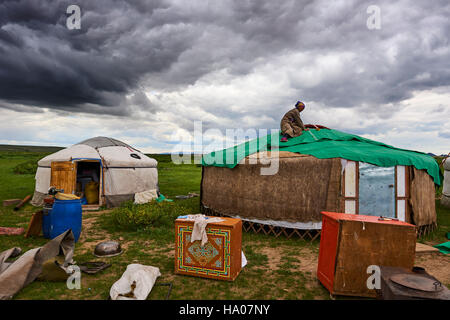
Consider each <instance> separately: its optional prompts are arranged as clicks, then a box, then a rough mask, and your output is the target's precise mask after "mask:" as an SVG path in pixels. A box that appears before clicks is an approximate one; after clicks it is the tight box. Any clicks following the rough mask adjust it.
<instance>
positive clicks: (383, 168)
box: [201, 125, 441, 238]
mask: <svg viewBox="0 0 450 320" xmlns="http://www.w3.org/2000/svg"><path fill="white" fill-rule="evenodd" d="M307 127H309V128H313V127H314V126H312V125H307ZM280 138H281V137H280V135H279V133H276V134H272V135H268V136H265V137H260V138H258V139H255V140H250V141H247V142H245V143H243V144H241V145H238V146H235V147H233V148H229V149H225V150H221V151H216V152H212V153H210V154H208V155H205V156H204V157H203V159H202V165H203V166H202V168H203V169H202V182H201V207H202V212H203V213H205V214H209V215H224V216H230V217H239V218H241V219H242V220H243V221H244V228H245V229H246V230H247V231H248V230H253V231H256V232H264V233H266V234H269V233H271V234H275V235H277V236H278V235H281V234H284V235H286V236H288V237H290V236H292V235H294V234H297V235H299V236H300V237H302V238H303V237H306V236H309V237H311V238H315V237H317V235H318V234H319V232H320V229H321V224H322V223H321V211H334V212H345V213H349V214H365V215H376V216H383V217H386V218H395V219H399V220H401V221H406V222H410V223H413V224H415V225H416V226H418V227H419V232H427V231H429V230H432V229H433V228H434V227H435V226H436V210H435V184H437V185H439V184H440V181H441V176H440V171H439V166H438V164H437V162H436V161H435V160H434V159H433V158H432V157H431V156H429V155H426V154H424V153H421V152H416V151H410V150H403V149H398V148H394V147H392V146H389V145H386V144H383V143H380V142H376V141H373V140H369V139H366V138H363V137H359V136H357V135H353V134H348V133H344V132H340V131H337V130H331V129H328V128H324V127H322V129H320V130H317V129H311V130H310V131H305V132H304V133H303V134H302V135H301V136H299V137H296V138H292V139H290V140H289V141H288V142H280ZM268 150H269V151H270V150H271V152H266V151H268ZM269 167H272V170H267V169H268V168H269ZM273 168H276V169H277V170H276V171H275V172H274V171H273ZM264 170H266V172H265V173H264ZM271 171H272V173H273V174H272V173H271Z"/></svg>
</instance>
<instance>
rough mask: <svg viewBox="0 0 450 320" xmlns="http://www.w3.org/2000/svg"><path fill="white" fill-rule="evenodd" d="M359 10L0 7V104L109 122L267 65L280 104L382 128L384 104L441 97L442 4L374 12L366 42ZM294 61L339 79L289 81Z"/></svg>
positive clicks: (447, 77)
mask: <svg viewBox="0 0 450 320" xmlns="http://www.w3.org/2000/svg"><path fill="white" fill-rule="evenodd" d="M69 4H78V5H79V6H80V7H81V10H82V20H81V30H68V29H67V28H66V25H65V22H66V13H65V11H66V8H67V6H68V5H69ZM371 4H373V3H372V2H371V1H368V2H367V1H366V2H362V1H333V2H330V1H283V2H281V3H280V2H276V1H260V0H254V1H252V0H247V1H245V0H236V1H231V0H230V1H217V2H211V1H209V2H206V1H169V0H167V1H165V0H155V1H143V0H142V1H125V0H122V1H118V0H117V1H106V0H96V1H87V0H86V1H73V0H71V1H58V2H55V1H50V0H48V1H44V0H33V1H31V0H29V1H8V0H7V1H3V2H2V3H1V4H0V100H3V101H6V102H8V103H17V104H21V105H30V106H38V107H46V108H54V109H61V110H66V111H76V112H93V113H109V114H113V115H127V114H130V113H131V112H132V110H135V108H140V109H142V110H146V111H149V112H155V111H157V110H160V109H161V107H166V106H157V105H156V104H154V103H153V102H152V101H150V100H148V98H147V96H146V95H145V94H144V93H143V92H142V91H143V89H142V88H143V87H144V88H145V87H146V88H152V89H155V90H160V91H166V92H167V91H173V92H176V91H177V90H181V89H183V88H185V87H187V86H189V85H194V84H196V82H197V81H198V80H199V79H201V78H202V77H204V76H205V75H208V74H210V73H212V72H214V71H217V70H222V69H224V70H227V73H228V74H229V75H231V76H232V77H239V76H243V75H246V74H250V73H252V72H254V70H255V68H257V67H258V66H260V65H272V64H273V67H274V68H277V67H287V70H289V67H291V69H290V70H289V71H290V72H291V73H292V74H293V76H291V78H290V83H289V86H290V88H289V89H291V90H292V92H293V93H292V94H291V95H289V96H282V97H281V95H282V93H280V99H279V103H280V104H284V103H286V104H287V103H289V104H291V103H292V101H293V100H294V99H296V98H298V97H301V98H302V99H305V100H307V101H311V102H317V103H320V104H321V105H324V106H332V107H360V108H361V112H364V110H372V112H373V107H374V106H377V105H380V104H388V105H389V106H388V109H386V108H384V109H383V108H381V109H377V111H375V113H376V114H377V115H378V116H379V117H389V114H390V113H392V112H395V111H396V103H397V102H399V101H402V100H404V99H407V98H409V97H411V95H412V93H413V92H414V91H416V90H424V89H429V88H435V87H439V86H447V85H450V66H449V64H448V61H450V50H449V40H448V34H449V32H450V19H448V16H450V4H449V3H448V1H444V0H442V1H421V2H419V1H412V0H411V1H400V2H397V3H391V2H390V1H377V3H376V4H377V5H378V6H380V8H381V17H382V25H381V29H380V30H368V28H367V27H366V19H367V17H368V14H367V13H366V9H367V7H368V6H369V5H371ZM295 53H302V54H304V55H305V56H306V57H308V58H309V60H308V59H306V60H305V62H304V63H305V64H309V63H312V64H316V65H317V66H316V67H317V68H319V69H320V66H321V64H322V63H323V61H325V60H326V59H328V58H329V57H335V58H336V59H337V61H338V62H339V64H340V70H339V73H338V74H334V73H333V72H332V71H333V70H329V76H328V75H325V76H321V77H320V79H319V80H318V81H317V83H314V84H312V85H311V84H310V83H311V78H313V77H315V76H316V72H315V71H314V70H313V72H312V74H309V73H308V74H306V73H305V74H304V75H303V74H301V73H297V74H296V72H295V69H296V68H299V69H301V68H303V67H305V65H303V64H302V63H301V62H300V63H298V62H297V63H294V62H293V61H290V60H289V59H287V60H282V61H281V62H280V61H279V60H277V59H280V57H283V56H286V57H289V54H295ZM311 59H315V60H314V61H313V60H311ZM277 63H278V64H280V63H281V64H283V65H282V66H279V65H276V64H277ZM325 68H327V67H326V65H325ZM327 71H328V70H325V71H324V72H325V73H326V72H327ZM308 83H309V84H308ZM306 84H308V85H306ZM212 85H214V83H212ZM261 91H262V92H261V94H264V92H263V91H264V90H263V88H262V90H261ZM222 103H223V102H221V101H217V102H214V103H213V104H214V105H213V106H214V107H217V109H216V111H215V112H216V114H217V116H222V117H225V118H229V119H233V118H236V119H238V118H240V117H242V113H240V112H236V111H231V110H228V109H227V107H226V106H224V105H222ZM168 107H169V108H170V106H168ZM242 107H243V108H245V104H244V105H242ZM389 108H391V109H392V110H389ZM279 112H280V111H279V109H277V108H273V109H272V111H269V112H268V113H267V117H268V119H270V118H272V119H278V117H279ZM274 121H275V120H274ZM208 125H209V124H208ZM183 126H186V127H189V126H190V125H189V124H188V123H186V124H184V125H183ZM211 126H213V124H211Z"/></svg>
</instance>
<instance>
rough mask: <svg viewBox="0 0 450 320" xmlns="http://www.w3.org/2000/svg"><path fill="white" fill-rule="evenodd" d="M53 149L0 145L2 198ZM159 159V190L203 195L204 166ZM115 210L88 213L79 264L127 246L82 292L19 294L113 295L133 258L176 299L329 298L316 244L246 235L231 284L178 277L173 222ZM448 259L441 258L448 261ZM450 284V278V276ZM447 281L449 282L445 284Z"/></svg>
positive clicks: (27, 181)
mask: <svg viewBox="0 0 450 320" xmlns="http://www.w3.org/2000/svg"><path fill="white" fill-rule="evenodd" d="M51 152H54V149H53V148H51V149H45V148H38V149H33V148H31V149H24V148H20V147H19V148H15V149H14V148H9V149H7V150H5V148H2V147H1V146H0V201H3V200H4V199H10V198H23V197H24V196H26V195H27V194H31V193H32V192H33V189H34V174H33V173H27V170H24V171H23V172H24V173H23V174H17V173H14V172H15V171H17V170H15V169H17V167H18V166H20V165H23V164H24V163H31V162H33V161H35V160H37V159H39V158H41V157H43V156H44V155H45V154H48V153H51ZM154 157H155V158H157V160H158V161H159V185H160V190H161V192H162V193H163V194H164V195H165V196H166V197H167V198H172V199H174V197H175V196H176V195H185V194H187V193H189V192H196V193H199V191H200V179H201V168H200V167H199V166H197V165H194V164H189V165H174V164H173V163H171V162H170V159H169V158H170V156H167V155H164V156H162V155H155V156H154ZM174 204H175V207H176V209H174V210H175V212H174V213H173V215H174V216H176V214H178V213H180V214H186V213H198V212H199V198H198V197H196V198H191V199H187V200H175V201H174ZM437 210H438V223H439V229H438V230H437V231H436V232H435V233H434V234H433V235H431V236H429V237H428V238H426V239H423V240H422V241H425V242H427V243H432V244H434V243H441V242H444V241H445V233H446V232H448V231H450V210H447V209H444V208H441V207H440V206H439V205H438V209H437ZM34 211H35V208H33V207H32V206H31V205H26V206H25V207H24V208H22V209H21V210H19V211H17V212H15V211H13V210H12V208H11V207H0V226H3V227H24V228H26V226H27V225H28V222H29V219H30V217H31V214H32V213H33V212H34ZM116 213H117V212H116V211H113V210H102V211H98V212H87V213H83V231H82V236H81V238H80V240H79V242H78V243H77V244H76V247H75V257H74V259H75V260H76V261H77V262H80V263H81V262H86V261H99V260H101V259H98V258H96V257H95V256H93V254H92V253H93V249H94V247H95V245H96V244H97V243H98V242H100V241H104V240H118V241H119V242H120V243H121V245H122V247H123V248H124V253H123V254H122V255H120V256H116V257H112V258H108V259H107V260H104V261H107V262H109V263H111V264H112V266H111V267H110V268H109V269H107V270H105V271H103V272H101V273H99V274H97V275H86V274H83V275H82V282H81V289H80V290H76V289H75V290H69V289H67V287H66V284H65V283H61V282H42V281H34V282H33V283H31V284H30V285H29V286H27V287H26V288H24V289H23V290H21V291H20V292H19V293H18V294H17V295H16V296H15V299H46V300H48V299H108V297H109V289H110V288H111V285H112V284H113V283H114V282H115V281H116V280H117V279H119V278H120V276H121V275H122V273H123V272H124V271H125V269H126V266H127V265H128V264H130V263H141V264H144V265H153V266H157V267H159V268H160V270H161V274H162V276H161V277H160V278H159V279H158V281H157V284H158V283H172V284H173V290H172V293H171V296H170V298H171V299H329V298H330V296H329V294H328V291H327V290H326V289H325V288H324V287H323V286H322V285H321V284H320V283H319V282H318V281H317V279H316V273H315V272H316V268H317V256H318V245H319V242H318V241H315V242H312V243H311V242H307V241H303V240H300V239H285V238H275V237H273V236H264V235H259V234H252V233H244V234H243V251H244V253H245V255H246V257H247V260H248V265H247V266H246V267H245V268H244V269H243V270H242V272H241V274H240V275H239V277H238V278H237V279H236V281H234V282H221V281H215V280H208V279H201V278H194V277H187V276H178V275H175V274H174V255H173V252H174V237H175V235H174V228H173V221H169V222H164V223H161V224H159V225H157V226H145V227H135V226H125V225H122V224H120V223H118V222H117V219H115V214H116ZM0 237H1V238H0V252H1V251H3V250H6V249H9V248H11V247H21V248H22V250H23V251H26V250H28V249H32V248H35V247H38V246H41V245H43V244H45V243H46V242H47V239H44V238H42V237H35V238H28V239H26V238H24V237H23V236H0ZM445 258H446V257H444V259H445ZM449 282H450V281H449ZM447 284H448V283H447ZM166 293H167V287H165V286H158V285H156V286H155V287H154V289H153V290H152V292H151V294H150V296H149V299H164V298H165V295H166Z"/></svg>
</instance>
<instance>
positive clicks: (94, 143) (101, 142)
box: [77, 137, 136, 150]
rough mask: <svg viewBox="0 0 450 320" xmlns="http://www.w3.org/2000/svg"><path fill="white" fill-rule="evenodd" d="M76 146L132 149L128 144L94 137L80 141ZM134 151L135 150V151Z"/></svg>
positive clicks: (112, 139)
mask: <svg viewBox="0 0 450 320" xmlns="http://www.w3.org/2000/svg"><path fill="white" fill-rule="evenodd" d="M77 144H84V145H86V146H90V147H92V148H95V149H98V148H105V147H114V146H120V147H126V148H131V149H134V148H133V147H131V146H129V145H128V144H126V143H124V142H122V141H119V140H116V139H114V138H108V137H95V138H90V139H86V140H84V141H81V142H79V143H77ZM135 150H136V149H135Z"/></svg>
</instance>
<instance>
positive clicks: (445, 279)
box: [414, 253, 450, 286]
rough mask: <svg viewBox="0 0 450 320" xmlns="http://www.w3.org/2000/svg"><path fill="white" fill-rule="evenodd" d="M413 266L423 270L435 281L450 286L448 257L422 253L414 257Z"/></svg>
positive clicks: (449, 262) (440, 254)
mask: <svg viewBox="0 0 450 320" xmlns="http://www.w3.org/2000/svg"><path fill="white" fill-rule="evenodd" d="M414 265H415V266H418V267H422V268H425V270H426V271H427V272H428V273H429V274H431V275H432V276H434V277H435V278H436V279H438V280H439V281H441V282H442V283H444V284H445V285H447V286H449V285H450V257H449V256H446V255H444V254H442V253H423V254H420V255H416V261H415V264H414Z"/></svg>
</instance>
